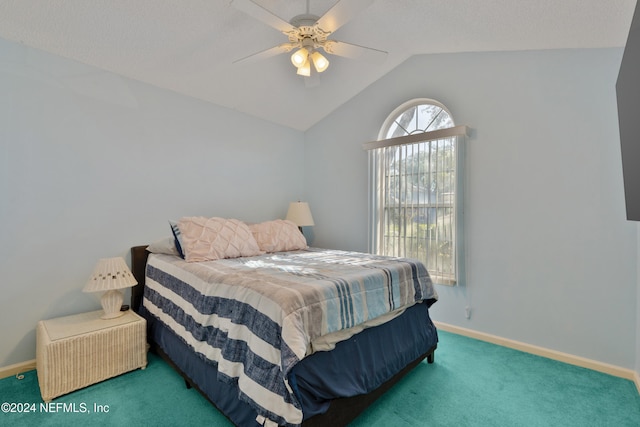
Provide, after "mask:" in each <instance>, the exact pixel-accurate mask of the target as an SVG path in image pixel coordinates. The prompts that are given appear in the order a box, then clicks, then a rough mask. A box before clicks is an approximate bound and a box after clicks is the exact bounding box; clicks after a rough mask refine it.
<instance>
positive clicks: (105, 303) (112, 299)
mask: <svg viewBox="0 0 640 427" xmlns="http://www.w3.org/2000/svg"><path fill="white" fill-rule="evenodd" d="M123 299H124V298H123V296H122V292H120V291H118V290H116V289H112V290H110V291H107V292H105V293H104V295H102V298H100V304H102V309H103V310H104V314H103V315H102V317H100V318H101V319H115V318H116V317H120V316H122V315H123V314H124V311H120V307H122V301H123Z"/></svg>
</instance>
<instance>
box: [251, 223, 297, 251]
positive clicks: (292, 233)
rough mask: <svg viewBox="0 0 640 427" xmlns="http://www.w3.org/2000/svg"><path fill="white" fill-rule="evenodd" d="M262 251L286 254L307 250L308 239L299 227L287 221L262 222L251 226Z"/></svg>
mask: <svg viewBox="0 0 640 427" xmlns="http://www.w3.org/2000/svg"><path fill="white" fill-rule="evenodd" d="M249 228H250V229H251V231H252V232H253V237H255V240H256V242H258V246H259V247H260V250H263V251H265V252H284V251H295V250H298V249H307V248H308V246H307V239H305V237H304V235H303V234H302V233H301V232H300V230H299V229H298V226H297V225H296V224H295V223H294V222H292V221H288V220H286V219H276V220H274V221H267V222H261V223H260V224H253V225H250V226H249Z"/></svg>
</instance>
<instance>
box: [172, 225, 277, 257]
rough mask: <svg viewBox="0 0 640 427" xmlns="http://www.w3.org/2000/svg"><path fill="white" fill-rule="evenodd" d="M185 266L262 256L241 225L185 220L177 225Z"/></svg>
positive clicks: (247, 230)
mask: <svg viewBox="0 0 640 427" xmlns="http://www.w3.org/2000/svg"><path fill="white" fill-rule="evenodd" d="M178 228H179V229H180V234H181V236H182V245H183V246H182V250H183V252H184V255H185V260H186V261H187V262H197V261H210V260H216V259H222V258H237V257H241V256H255V255H261V254H263V253H264V252H262V251H261V250H260V248H259V247H258V243H257V242H256V240H255V238H254V237H253V234H252V233H251V230H249V227H248V226H247V225H246V224H245V223H244V222H242V221H239V220H237V219H225V218H217V217H214V218H205V217H197V216H194V217H184V218H181V219H180V221H178Z"/></svg>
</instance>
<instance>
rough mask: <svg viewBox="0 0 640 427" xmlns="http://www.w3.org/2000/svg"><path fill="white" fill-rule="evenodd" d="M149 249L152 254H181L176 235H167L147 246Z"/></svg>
mask: <svg viewBox="0 0 640 427" xmlns="http://www.w3.org/2000/svg"><path fill="white" fill-rule="evenodd" d="M147 250H148V251H149V252H151V253H152V254H167V255H176V256H180V253H179V252H178V249H177V248H176V242H175V238H174V237H166V238H164V239H162V240H158V241H157V242H153V243H152V244H150V245H149V246H148V247H147Z"/></svg>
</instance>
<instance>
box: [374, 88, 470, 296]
mask: <svg viewBox="0 0 640 427" xmlns="http://www.w3.org/2000/svg"><path fill="white" fill-rule="evenodd" d="M466 133H467V127H466V126H455V124H454V121H453V117H452V116H451V113H449V111H448V110H447V108H446V107H445V106H444V105H442V104H441V103H439V102H437V101H434V100H431V99H414V100H412V101H409V102H406V103H404V104H402V105H401V106H400V107H398V108H397V109H395V110H394V111H393V112H392V113H391V114H390V115H389V117H388V118H387V120H385V122H384V124H383V125H382V128H381V129H380V133H379V140H378V141H374V142H370V143H367V144H365V145H364V147H365V148H366V149H368V150H369V161H370V167H369V171H370V177H369V195H370V206H369V224H370V239H369V241H370V250H371V251H372V252H373V253H377V254H380V255H391V256H399V257H409V258H417V259H420V260H421V261H423V262H424V263H425V265H426V266H427V269H428V270H429V273H430V275H431V278H432V280H433V282H434V283H439V284H446V285H455V284H457V283H459V280H460V277H461V271H462V266H463V265H462V264H463V263H462V261H463V257H462V172H463V171H462V165H463V161H462V158H463V157H462V152H463V144H462V140H463V138H464V136H465V135H466Z"/></svg>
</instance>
